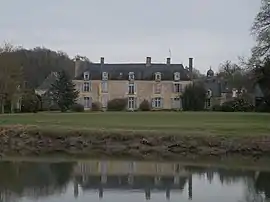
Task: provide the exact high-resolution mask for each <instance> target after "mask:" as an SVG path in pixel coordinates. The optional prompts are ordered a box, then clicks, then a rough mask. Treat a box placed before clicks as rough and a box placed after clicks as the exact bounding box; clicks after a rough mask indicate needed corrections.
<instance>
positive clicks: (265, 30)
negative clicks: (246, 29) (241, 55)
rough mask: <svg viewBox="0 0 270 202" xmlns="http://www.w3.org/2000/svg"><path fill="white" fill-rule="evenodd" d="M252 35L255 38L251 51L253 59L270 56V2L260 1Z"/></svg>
mask: <svg viewBox="0 0 270 202" xmlns="http://www.w3.org/2000/svg"><path fill="white" fill-rule="evenodd" d="M251 32H252V34H253V35H254V36H255V37H256V41H257V45H256V46H255V47H254V48H253V49H252V53H253V57H255V58H257V57H265V56H269V55H270V2H269V0H261V8H260V11H259V13H258V14H257V16H256V18H255V20H254V23H253V26H252V28H251Z"/></svg>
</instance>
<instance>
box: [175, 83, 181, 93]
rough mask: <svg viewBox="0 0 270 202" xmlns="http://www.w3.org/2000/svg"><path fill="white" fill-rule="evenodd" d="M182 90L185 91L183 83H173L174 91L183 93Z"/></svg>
mask: <svg viewBox="0 0 270 202" xmlns="http://www.w3.org/2000/svg"><path fill="white" fill-rule="evenodd" d="M182 91H183V87H182V84H180V83H175V84H173V92H174V93H181V92H182Z"/></svg>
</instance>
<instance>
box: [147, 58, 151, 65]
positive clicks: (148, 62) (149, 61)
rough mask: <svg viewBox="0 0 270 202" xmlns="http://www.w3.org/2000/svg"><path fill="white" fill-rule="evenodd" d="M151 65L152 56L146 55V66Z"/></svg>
mask: <svg viewBox="0 0 270 202" xmlns="http://www.w3.org/2000/svg"><path fill="white" fill-rule="evenodd" d="M150 66H151V57H146V67H150Z"/></svg>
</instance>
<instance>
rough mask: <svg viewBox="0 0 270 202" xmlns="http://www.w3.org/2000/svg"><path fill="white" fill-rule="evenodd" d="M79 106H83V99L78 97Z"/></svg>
mask: <svg viewBox="0 0 270 202" xmlns="http://www.w3.org/2000/svg"><path fill="white" fill-rule="evenodd" d="M79 104H81V105H83V106H84V98H83V97H80V98H79Z"/></svg>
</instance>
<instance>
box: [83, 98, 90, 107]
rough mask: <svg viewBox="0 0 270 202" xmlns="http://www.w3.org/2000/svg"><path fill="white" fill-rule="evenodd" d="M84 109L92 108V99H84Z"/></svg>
mask: <svg viewBox="0 0 270 202" xmlns="http://www.w3.org/2000/svg"><path fill="white" fill-rule="evenodd" d="M83 99H84V107H85V108H90V107H91V104H90V97H84V98H83Z"/></svg>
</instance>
